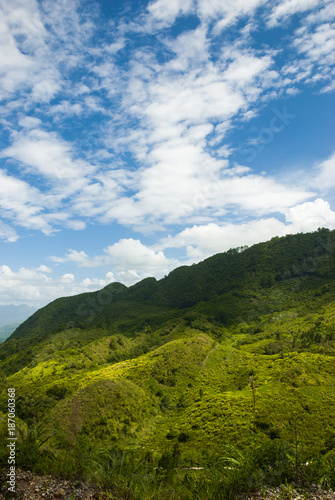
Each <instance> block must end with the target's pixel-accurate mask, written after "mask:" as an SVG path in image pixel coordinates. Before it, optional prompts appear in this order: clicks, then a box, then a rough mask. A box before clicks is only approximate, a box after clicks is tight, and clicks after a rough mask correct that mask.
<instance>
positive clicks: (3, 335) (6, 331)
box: [0, 323, 20, 342]
mask: <svg viewBox="0 0 335 500" xmlns="http://www.w3.org/2000/svg"><path fill="white" fill-rule="evenodd" d="M19 325H20V323H9V324H8V325H3V326H0V342H3V341H4V340H6V339H7V338H8V337H9V336H10V335H11V334H12V333H13V332H14V331H15V330H16V328H17V327H18V326H19Z"/></svg>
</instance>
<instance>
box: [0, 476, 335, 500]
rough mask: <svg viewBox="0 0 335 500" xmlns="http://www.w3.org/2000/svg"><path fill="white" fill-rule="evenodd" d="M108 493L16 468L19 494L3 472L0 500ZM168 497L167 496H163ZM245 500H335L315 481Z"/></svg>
mask: <svg viewBox="0 0 335 500" xmlns="http://www.w3.org/2000/svg"><path fill="white" fill-rule="evenodd" d="M111 498H113V497H111V496H110V495H108V494H107V493H106V492H104V491H102V490H100V489H98V488H96V487H94V486H92V485H89V484H87V483H83V482H81V481H66V480H64V479H56V478H55V477H53V476H38V475H37V474H33V473H32V472H29V471H20V470H17V471H16V493H15V494H13V493H11V492H8V491H7V477H6V475H5V474H0V500H12V499H21V500H49V499H56V500H108V499H109V500H110V499H111ZM159 500H164V499H161V498H160V499H159ZM241 500H335V493H334V492H333V491H332V490H329V491H326V490H323V489H321V488H320V487H319V486H318V485H316V484H312V485H310V486H309V487H308V488H294V487H293V486H285V485H282V486H279V487H278V488H266V487H264V488H263V489H262V490H260V491H258V492H256V493H252V494H247V495H243V496H242V497H241Z"/></svg>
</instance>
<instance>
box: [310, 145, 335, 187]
mask: <svg viewBox="0 0 335 500" xmlns="http://www.w3.org/2000/svg"><path fill="white" fill-rule="evenodd" d="M315 170H316V171H317V175H316V178H315V179H313V183H314V184H316V185H317V186H319V187H320V188H321V189H323V190H328V189H332V188H334V187H335V153H333V154H332V155H331V156H330V157H329V158H327V159H326V160H323V161H321V162H320V163H319V164H317V165H316V167H315Z"/></svg>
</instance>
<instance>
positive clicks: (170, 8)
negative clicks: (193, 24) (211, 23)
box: [148, 0, 194, 26]
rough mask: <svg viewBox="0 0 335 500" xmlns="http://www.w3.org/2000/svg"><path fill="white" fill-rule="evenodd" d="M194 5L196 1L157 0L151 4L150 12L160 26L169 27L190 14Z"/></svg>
mask: <svg viewBox="0 0 335 500" xmlns="http://www.w3.org/2000/svg"><path fill="white" fill-rule="evenodd" d="M193 3H194V0H156V1H155V2H152V3H150V4H149V6H148V11H149V13H150V15H151V16H152V18H153V19H154V20H155V21H157V22H158V23H159V24H160V26H169V25H171V24H173V23H174V21H175V20H176V18H177V17H178V16H180V15H181V14H188V13H189V12H190V11H191V10H192V7H193Z"/></svg>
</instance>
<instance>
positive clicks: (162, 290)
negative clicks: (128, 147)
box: [0, 229, 335, 499]
mask: <svg viewBox="0 0 335 500" xmlns="http://www.w3.org/2000/svg"><path fill="white" fill-rule="evenodd" d="M334 354H335V231H329V230H326V229H320V230H319V231H317V232H315V233H309V234H298V235H289V236H286V237H284V238H274V239H272V240H271V241H269V242H266V243H261V244H258V245H254V246H252V247H251V248H239V249H233V250H230V251H228V252H226V253H223V254H218V255H215V256H213V257H210V258H209V259H206V260H205V261H203V262H201V263H199V264H197V265H193V266H189V267H187V266H182V267H180V268H178V269H176V270H175V271H173V272H171V273H170V274H169V275H168V276H166V277H165V278H163V279H162V280H160V281H156V280H155V279H154V278H148V279H146V280H143V281H141V282H140V283H138V284H136V285H134V286H132V287H130V288H126V287H125V286H124V285H121V284H119V283H113V284H111V285H109V286H108V287H106V288H104V289H103V290H100V291H98V292H95V293H89V294H82V295H78V296H75V297H67V298H61V299H57V300H56V301H54V302H52V303H51V304H49V305H48V306H46V307H44V308H43V309H40V310H39V311H37V312H36V313H35V314H33V315H32V316H31V317H30V318H29V319H28V320H26V321H25V322H24V323H23V324H22V325H20V326H19V327H18V328H17V329H16V331H15V332H14V333H13V334H12V335H11V337H10V338H9V339H8V340H7V341H6V342H4V343H3V344H2V345H0V369H1V373H2V381H1V384H2V387H3V393H2V397H1V400H0V404H1V410H2V412H3V416H2V431H1V432H2V435H3V437H4V438H5V436H6V424H7V420H6V401H7V395H6V389H7V388H8V387H14V388H15V390H16V395H17V396H16V405H17V426H18V429H19V431H20V439H19V441H18V447H19V452H18V460H19V464H21V466H23V467H29V468H31V469H34V470H37V471H42V472H43V471H50V470H52V471H53V472H57V473H60V474H63V475H68V476H71V474H75V475H77V476H80V477H88V478H90V479H92V480H95V481H97V482H99V483H100V484H103V485H105V486H106V487H108V488H110V491H112V494H113V495H114V497H112V498H120V499H121V498H134V499H135V498H139V499H140V498H143V499H144V498H145V499H149V498H160V497H163V498H166V499H169V498H171V499H172V498H176V499H177V498H178V499H183V498H185V499H188V498H189V499H196V498H199V499H220V498H233V497H234V495H237V494H238V493H239V492H241V491H243V489H244V490H245V489H246V490H248V489H252V488H257V487H260V486H261V485H264V484H280V482H285V481H292V480H295V481H296V482H299V481H300V483H303V482H304V481H305V482H308V481H309V480H311V481H322V482H323V485H324V486H333V487H334V486H335V473H334V471H335V424H334V422H335V363H334ZM4 442H5V441H4ZM2 453H3V460H4V461H5V456H6V448H5V446H4V447H3V449H2ZM306 464H307V465H306ZM192 467H194V468H195V469H190V468H192Z"/></svg>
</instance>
